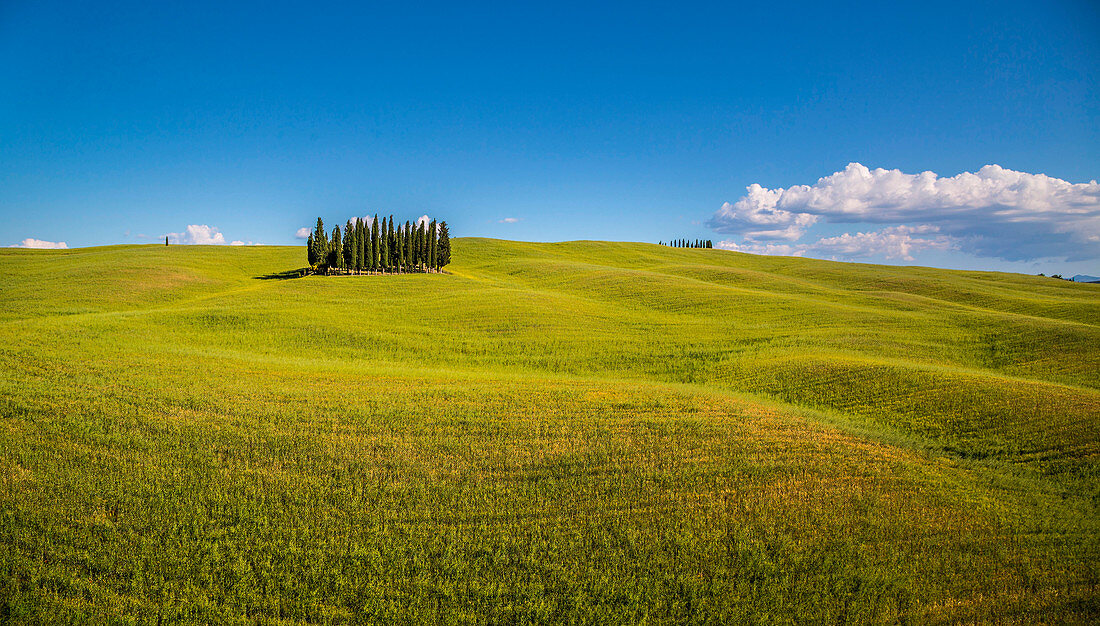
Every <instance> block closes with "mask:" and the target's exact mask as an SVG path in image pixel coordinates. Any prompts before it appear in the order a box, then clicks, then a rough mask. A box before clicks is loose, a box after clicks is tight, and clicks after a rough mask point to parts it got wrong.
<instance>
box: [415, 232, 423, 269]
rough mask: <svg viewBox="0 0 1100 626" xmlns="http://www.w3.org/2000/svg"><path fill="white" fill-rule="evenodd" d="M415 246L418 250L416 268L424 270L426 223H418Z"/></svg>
mask: <svg viewBox="0 0 1100 626" xmlns="http://www.w3.org/2000/svg"><path fill="white" fill-rule="evenodd" d="M413 245H414V248H415V249H416V252H415V253H414V254H416V268H417V269H424V222H419V221H418V222H417V223H416V241H415V242H414V244H413Z"/></svg>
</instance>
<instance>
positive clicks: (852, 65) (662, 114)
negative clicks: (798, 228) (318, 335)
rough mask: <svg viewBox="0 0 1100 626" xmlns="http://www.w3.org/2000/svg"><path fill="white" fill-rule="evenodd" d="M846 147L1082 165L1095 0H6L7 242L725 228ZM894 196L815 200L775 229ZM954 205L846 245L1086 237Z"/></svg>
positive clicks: (952, 254)
mask: <svg viewBox="0 0 1100 626" xmlns="http://www.w3.org/2000/svg"><path fill="white" fill-rule="evenodd" d="M850 162H858V163H860V164H863V165H865V166H867V167H868V168H871V169H874V168H885V169H887V170H890V169H898V170H901V172H904V173H906V174H918V173H920V172H922V171H925V170H931V171H933V172H936V173H937V174H939V175H940V176H943V177H953V176H955V175H957V174H960V173H962V172H976V171H978V170H979V168H981V167H982V166H984V165H987V164H997V165H1000V166H1002V167H1004V168H1007V169H1010V170H1014V171H1016V172H1023V173H1029V174H1046V175H1048V176H1050V177H1053V178H1057V179H1062V180H1064V181H1068V182H1069V183H1075V184H1077V183H1088V182H1089V181H1090V180H1092V179H1097V178H1100V8H1097V3H1095V2H1088V1H1080V2H1058V1H1053V2H1042V3H1040V2H1029V3H1020V2H996V3H960V2H951V3H942V4H940V3H930V2H922V3H913V4H894V3H884V2H875V3H867V4H857V3H848V4H844V5H843V6H841V7H834V6H829V5H828V3H818V2H813V3H790V4H782V3H746V4H745V5H738V4H737V3H713V4H695V3H685V2H676V3H667V4H664V3H639V2H631V3H623V4H603V5H601V4H600V3H588V2H586V3H577V4H567V3H561V2H554V3H545V4H542V5H532V4H529V3H516V2H509V3H501V4H482V5H480V6H477V7H473V8H471V7H456V6H454V5H450V4H433V3H424V4H415V3H387V4H385V5H374V4H369V5H364V4H362V3H348V4H318V3H281V2H274V3H269V2H265V3H256V4H244V3H242V4H240V5H232V3H229V4H223V3H203V2H189V3H160V2H153V3H149V2H135V3H112V2H102V1H96V2H73V1H67V2H58V3H53V2H48V1H47V2H24V1H21V0H8V1H7V2H4V3H2V4H0V244H2V245H10V244H17V243H19V242H20V241H22V240H24V239H25V238H35V239H41V240H47V241H65V242H67V244H68V246H69V247H75V246H87V245H100V244H111V243H127V242H130V243H138V242H140V241H142V240H141V239H139V238H138V235H139V234H140V235H146V236H148V237H150V238H152V237H163V236H164V235H165V234H166V233H169V232H173V233H175V232H183V231H185V229H186V228H187V226H188V225H192V224H195V225H209V226H211V227H214V228H217V229H218V230H219V231H220V232H221V233H223V234H224V237H225V239H226V240H227V241H230V240H241V241H254V242H262V243H267V244H291V243H300V240H297V239H295V238H294V233H295V231H296V230H297V229H298V228H300V227H302V226H310V225H312V223H313V221H314V220H315V218H316V217H317V216H318V215H321V216H323V217H324V218H325V219H326V222H328V223H329V224H330V225H331V224H332V223H335V222H339V223H343V221H344V220H346V219H347V218H348V217H350V216H352V215H365V214H368V213H372V214H373V213H375V212H378V213H383V214H390V213H393V214H394V215H396V216H398V217H400V218H402V219H412V218H415V217H417V216H419V215H421V214H425V213H427V214H429V215H431V216H433V217H440V218H443V219H446V220H447V221H448V223H449V224H450V225H451V231H452V233H453V234H454V235H456V236H464V235H479V236H491V237H502V238H510V239H529V240H566V239H612V240H638V241H654V242H655V241H657V240H659V239H668V238H669V237H675V236H683V237H701V238H710V239H714V240H715V241H719V240H730V241H732V242H734V245H742V246H745V248H744V249H748V246H750V245H756V246H757V247H760V246H761V245H762V242H764V239H766V237H767V235H759V234H758V235H751V234H750V235H749V238H748V239H746V238H745V233H746V232H747V231H748V230H751V229H750V228H749V227H748V226H746V225H745V223H744V220H743V219H742V217H743V216H734V217H733V218H731V220H732V221H727V222H722V223H719V222H720V220H719V219H718V218H717V217H716V216H715V213H716V211H719V209H720V208H721V207H722V205H723V203H725V202H729V203H736V202H737V201H738V199H739V198H742V197H743V196H745V195H746V187H747V186H748V185H750V184H753V183H758V184H760V185H762V186H763V187H766V188H771V189H777V188H786V187H790V186H792V185H801V184H804V185H814V184H815V182H816V181H817V180H818V179H819V178H821V177H824V176H829V175H830V174H833V173H834V172H840V171H842V170H844V169H845V167H846V166H847V164H848V163H850ZM1078 191H1079V192H1080V193H1081V194H1084V196H1083V197H1085V200H1086V203H1087V202H1091V201H1092V199H1093V195H1090V194H1092V191H1090V190H1089V189H1085V188H1084V186H1080V189H1079V190H1078ZM1073 193H1077V192H1073ZM1089 206H1091V205H1089ZM800 210H805V211H811V209H807V208H803V209H800ZM923 217H924V218H927V217H928V216H927V215H924V216H923ZM506 218H513V219H514V220H515V221H512V222H509V223H505V222H503V221H502V220H505V219H506ZM769 219H770V218H769ZM907 219H908V218H904V219H902V220H900V221H897V222H896V223H895V222H886V221H879V220H877V219H869V220H862V221H861V220H860V219H853V218H848V217H836V216H835V215H834V216H832V217H829V216H827V215H826V214H825V213H822V216H820V217H819V218H818V219H817V222H816V225H815V226H814V227H813V228H814V230H812V231H811V233H812V234H809V233H808V234H806V235H804V236H803V238H802V239H800V240H798V241H794V240H790V239H786V240H783V242H786V243H792V242H793V243H794V244H795V245H807V244H810V243H812V241H813V240H817V239H827V238H830V237H838V236H841V235H843V234H844V233H849V234H851V235H856V233H857V232H871V231H876V232H877V231H880V230H881V229H882V228H889V227H894V226H896V225H897V224H907V223H910V222H908V221H906V220H907ZM1090 219H1091V218H1090ZM738 220H740V221H738ZM912 223H914V224H915V223H916V222H912ZM921 223H924V222H921ZM937 223H938V222H937ZM1071 226H1072V224H1071ZM1090 227H1091V226H1089V225H1088V224H1086V226H1085V227H1083V228H1084V229H1085V231H1087V232H1091V231H1088V228H1090ZM936 228H939V227H938V226H937V227H936ZM945 228H946V227H945ZM951 228H953V230H946V229H941V230H939V231H937V232H938V233H940V234H944V233H946V234H947V235H949V236H950V237H952V239H950V241H952V242H956V243H954V244H952V245H950V246H939V247H937V246H935V245H932V244H928V245H926V246H925V247H924V248H920V246H918V248H920V252H919V254H913V255H912V257H913V259H912V260H905V259H901V258H898V257H896V256H895V258H893V259H889V258H885V257H882V256H873V255H872V256H868V257H860V260H870V261H888V262H906V263H911V262H917V263H924V264H934V265H943V266H951V267H983V268H990V269H1011V270H1016V271H1032V270H1034V271H1043V270H1046V271H1048V272H1049V271H1063V272H1065V273H1068V274H1071V273H1076V272H1088V273H1095V274H1100V260H1098V259H1097V258H1096V255H1095V254H1093V252H1091V251H1093V250H1094V249H1095V248H1096V246H1093V247H1091V248H1090V247H1089V246H1088V245H1087V242H1086V243H1085V244H1081V245H1082V246H1084V247H1083V248H1081V251H1079V253H1078V254H1076V255H1075V256H1076V257H1083V258H1075V259H1073V260H1071V261H1064V260H1057V259H1056V260H1055V261H1050V260H1047V261H1043V260H1039V261H1036V260H1035V259H1028V258H1025V259H1019V258H1017V259H1011V260H1006V259H1005V258H1002V257H1003V256H1004V255H1001V257H998V256H996V255H995V254H992V253H989V252H978V253H975V251H974V250H972V249H970V248H969V247H968V245H969V244H967V243H965V242H966V241H969V240H967V239H965V237H966V236H969V235H966V233H972V232H973V229H970V230H967V228H970V227H969V226H967V227H965V228H964V227H963V226H958V225H957V224H956V225H955V226H952V227H951ZM1075 228H1077V227H1075ZM716 229H720V230H723V232H716ZM1077 229H1078V230H1080V228H1077ZM759 230H760V229H757V231H759ZM1062 230H1065V229H1062ZM913 236H914V237H925V236H924V235H913ZM982 236H995V233H983V234H982ZM753 237H755V239H753ZM762 237H763V238H762ZM959 237H962V238H959ZM1052 237H1053V239H1052V240H1051V242H1050V244H1049V246H1048V247H1049V249H1050V254H1051V255H1054V256H1055V257H1057V255H1058V254H1060V252H1059V243H1058V241H1057V236H1054V235H1052ZM924 240H925V241H930V240H928V239H927V238H926V237H925V239H924ZM1082 241H1084V240H1082ZM957 242H963V243H957ZM1079 243H1080V242H1079ZM822 249H823V248H821V247H820V246H819V247H817V248H814V247H813V246H810V247H809V248H808V252H806V253H807V254H810V255H813V256H824V257H825V258H829V257H830V256H837V258H847V257H845V255H844V254H840V255H839V256H838V255H836V254H832V253H826V252H822V251H821V250H822ZM831 249H835V248H831ZM976 249H977V248H975V250H976ZM983 249H984V248H983ZM998 254H999V253H998ZM1034 254H1046V253H1045V252H1043V251H1042V250H1040V251H1039V252H1037V253H1034ZM1090 255H1092V257H1091V258H1089V257H1090ZM1009 256H1010V257H1011V256H1012V255H1009ZM1017 256H1019V255H1017ZM1032 256H1034V255H1032Z"/></svg>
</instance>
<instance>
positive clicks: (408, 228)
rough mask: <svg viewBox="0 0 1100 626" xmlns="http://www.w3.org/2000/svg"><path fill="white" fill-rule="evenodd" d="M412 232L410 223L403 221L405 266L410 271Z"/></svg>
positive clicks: (411, 262)
mask: <svg viewBox="0 0 1100 626" xmlns="http://www.w3.org/2000/svg"><path fill="white" fill-rule="evenodd" d="M412 259H413V230H412V223H411V222H409V220H405V266H406V267H407V268H408V269H409V271H411V270H412V264H413V261H412Z"/></svg>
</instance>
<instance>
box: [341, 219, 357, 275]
mask: <svg viewBox="0 0 1100 626" xmlns="http://www.w3.org/2000/svg"><path fill="white" fill-rule="evenodd" d="M356 235H358V233H357V232H356V231H355V220H354V219H350V220H348V221H347V223H346V224H344V265H343V267H344V269H346V270H347V271H348V272H349V273H351V272H353V271H355V250H356V247H357V246H358V244H357V243H356V241H355V237H356Z"/></svg>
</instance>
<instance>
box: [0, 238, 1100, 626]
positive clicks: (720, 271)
mask: <svg viewBox="0 0 1100 626" xmlns="http://www.w3.org/2000/svg"><path fill="white" fill-rule="evenodd" d="M453 245H454V262H453V264H452V265H451V266H449V267H448V268H447V269H448V271H449V272H450V273H449V274H443V275H410V276H392V277H379V276H340V277H319V276H310V277H304V278H293V277H294V276H296V274H295V273H294V272H293V270H295V269H297V268H299V267H301V266H302V265H303V259H304V251H303V250H302V249H301V248H289V247H255V248H243V247H242V248H238V247H198V246H195V247H185V246H178V247H165V246H116V247H104V248H87V249H76V250H62V251H31V250H14V249H0V303H2V305H3V306H2V307H0V371H2V372H3V375H2V376H0V621H5V622H15V623H55V622H102V623H153V622H169V623H181V622H183V623H186V622H193V623H227V624H306V623H320V624H330V623H332V624H340V623H370V622H389V623H393V622H399V623H408V622H437V623H469V622H475V623H548V622H554V623H561V622H569V623H671V622H674V623H769V624H771V623H795V622H798V623H806V622H809V623H844V622H860V623H939V622H958V621H981V622H1009V623H1013V622H1014V623H1035V622H1043V621H1049V622H1085V623H1087V622H1095V621H1097V620H1098V619H1100V589H1098V584H1100V521H1098V520H1100V473H1098V467H1100V285H1087V284H1084V285H1083V284H1072V283H1068V282H1064V281H1058V280H1053V279H1049V278H1040V277H1031V276H1022V275H1012V274H1000V273H983V272H962V271H947V270H937V269H928V268H917V267H884V266H874V265H861V264H845V263H833V262H827V261H817V260H811V259H796V258H774V257H758V256H751V255H743V254H738V253H732V252H726V251H721V250H696V249H674V248H667V247H661V246H655V245H647V244H629V243H607V242H569V243H560V244H545V243H520V242H509V241H499V240H488V239H457V240H454V242H453Z"/></svg>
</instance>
